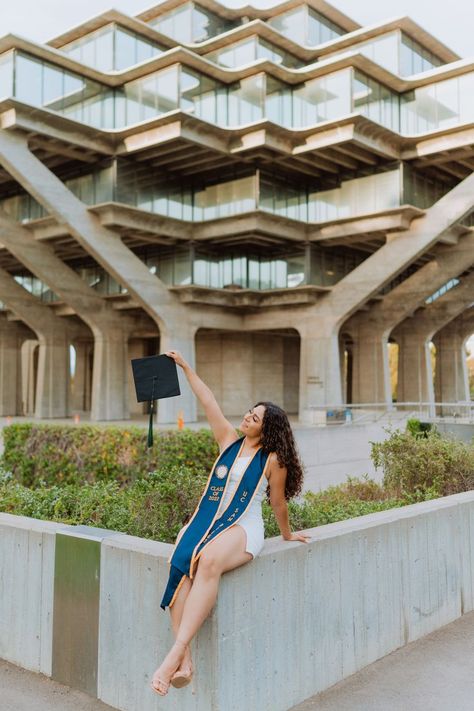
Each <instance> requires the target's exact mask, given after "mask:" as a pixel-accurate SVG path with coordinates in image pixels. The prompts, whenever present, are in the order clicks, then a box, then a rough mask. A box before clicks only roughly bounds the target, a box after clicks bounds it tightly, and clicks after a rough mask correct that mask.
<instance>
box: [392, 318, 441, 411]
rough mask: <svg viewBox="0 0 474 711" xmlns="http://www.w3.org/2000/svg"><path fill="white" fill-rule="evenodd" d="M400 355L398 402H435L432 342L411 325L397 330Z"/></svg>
mask: <svg viewBox="0 0 474 711" xmlns="http://www.w3.org/2000/svg"><path fill="white" fill-rule="evenodd" d="M396 337H397V342H398V345H399V355H398V398H397V399H398V402H415V403H418V402H420V403H421V402H424V403H434V385H433V368H432V365H431V349H430V345H429V344H430V342H429V340H428V339H427V337H426V335H425V334H424V333H416V332H414V331H413V330H412V329H411V327H410V326H409V325H408V326H404V327H399V328H397V330H396Z"/></svg>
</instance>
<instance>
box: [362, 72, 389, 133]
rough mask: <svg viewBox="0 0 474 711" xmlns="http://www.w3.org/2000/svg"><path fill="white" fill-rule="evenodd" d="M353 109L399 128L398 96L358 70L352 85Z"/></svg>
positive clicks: (375, 120) (376, 121)
mask: <svg viewBox="0 0 474 711" xmlns="http://www.w3.org/2000/svg"><path fill="white" fill-rule="evenodd" d="M352 101H353V110H354V111H359V112H360V113H361V114H363V115H364V116H367V117H368V118H369V119H371V121H374V122H375V123H379V124H381V125H382V126H386V127H387V128H390V129H392V130H394V131H398V130H399V97H398V95H397V94H395V93H394V92H392V91H390V89H388V88H387V87H385V86H383V85H382V84H379V83H378V82H376V81H374V80H373V79H371V78H370V77H368V76H366V75H365V74H362V73H361V72H359V71H355V72H354V79H353V85H352Z"/></svg>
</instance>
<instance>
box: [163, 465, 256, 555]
mask: <svg viewBox="0 0 474 711" xmlns="http://www.w3.org/2000/svg"><path fill="white" fill-rule="evenodd" d="M250 459H251V456H248V457H237V459H236V460H235V463H234V466H233V467H232V469H231V472H230V481H229V485H228V486H227V491H226V492H225V495H224V497H223V498H222V501H221V502H220V504H219V508H218V509H217V516H216V518H218V517H219V516H221V514H222V513H223V512H224V510H225V509H226V508H227V506H228V505H229V503H230V501H231V499H232V497H233V495H234V492H235V489H236V487H237V484H238V483H239V480H240V477H241V476H242V472H243V470H244V469H245V467H246V466H247V464H248V463H249V460H250ZM267 486H268V479H267V477H266V476H264V477H263V479H262V481H261V483H260V486H259V487H258V489H257V491H256V492H255V495H254V497H253V499H252V501H251V502H250V504H249V505H248V506H247V509H246V511H245V513H244V514H243V515H242V516H241V517H240V518H239V520H238V521H237V523H236V524H235V523H234V524H232V525H233V526H235V525H238V526H242V528H243V529H244V531H245V533H246V535H247V544H246V547H245V550H246V551H247V553H251V555H252V556H253V557H254V558H255V557H256V556H257V555H258V554H259V553H260V551H261V550H262V548H263V542H264V527H263V516H262V501H263V498H264V496H265V491H266V489H267ZM187 526H188V524H186V525H185V526H183V528H182V529H181V531H180V532H179V533H178V536H177V538H176V544H177V543H178V541H179V539H180V538H181V536H182V534H183V533H184V531H185V530H186V528H187ZM229 528H232V526H229ZM176 544H175V545H176Z"/></svg>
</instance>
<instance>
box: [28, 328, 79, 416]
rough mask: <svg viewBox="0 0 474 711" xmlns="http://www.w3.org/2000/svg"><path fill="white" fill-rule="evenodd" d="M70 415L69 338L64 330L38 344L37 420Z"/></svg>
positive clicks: (46, 337) (45, 337) (47, 336)
mask: <svg viewBox="0 0 474 711" xmlns="http://www.w3.org/2000/svg"><path fill="white" fill-rule="evenodd" d="M70 414H71V371H70V358H69V338H68V334H67V332H66V331H65V330H63V332H62V333H58V332H56V333H54V332H53V333H47V334H45V335H43V336H41V338H40V341H39V354H38V375H37V381H36V398H35V417H38V418H48V417H69V416H70Z"/></svg>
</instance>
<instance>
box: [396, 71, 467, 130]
mask: <svg viewBox="0 0 474 711" xmlns="http://www.w3.org/2000/svg"><path fill="white" fill-rule="evenodd" d="M400 113H401V133H402V134H404V135H413V134H420V133H429V132H430V131H436V130H437V129H443V128H449V127H450V126H457V125H459V124H464V123H470V122H472V121H473V120H474V72H471V73H469V74H463V75H462V76H459V77H454V78H452V79H446V80H445V81H440V82H436V83H434V84H428V85H427V86H421V87H419V88H418V89H415V90H414V91H410V92H407V93H405V94H402V96H401V105H400Z"/></svg>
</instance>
